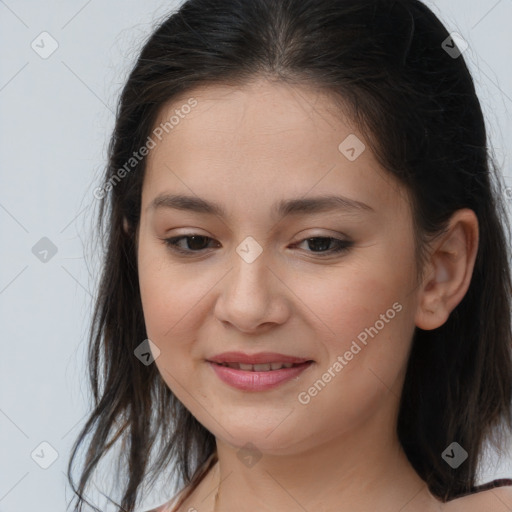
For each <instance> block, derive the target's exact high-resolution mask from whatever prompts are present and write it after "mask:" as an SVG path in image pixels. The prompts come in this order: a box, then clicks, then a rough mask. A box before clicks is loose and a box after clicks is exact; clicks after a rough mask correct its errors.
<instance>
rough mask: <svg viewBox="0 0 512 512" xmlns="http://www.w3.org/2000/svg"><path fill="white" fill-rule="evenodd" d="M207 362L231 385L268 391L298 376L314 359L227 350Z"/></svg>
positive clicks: (247, 389)
mask: <svg viewBox="0 0 512 512" xmlns="http://www.w3.org/2000/svg"><path fill="white" fill-rule="evenodd" d="M207 363H208V364H209V365H210V366H211V368H212V369H213V371H214V374H216V375H217V377H219V378H220V380H221V381H223V382H224V383H226V384H228V385H229V386H231V387H234V388H237V389H239V390H243V391H267V390H270V389H272V388H275V387H277V386H279V385H282V384H284V383H285V382H288V381H290V380H292V379H294V378H296V377H299V375H301V374H302V372H304V371H306V370H307V369H308V368H309V367H310V366H311V365H312V364H313V363H314V361H313V360H311V359H305V358H302V357H295V356H289V355H285V354H277V353H275V352H260V353H259V354H244V353H243V352H225V353H223V354H218V355H217V356H214V357H211V358H210V359H207Z"/></svg>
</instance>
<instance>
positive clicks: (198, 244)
mask: <svg viewBox="0 0 512 512" xmlns="http://www.w3.org/2000/svg"><path fill="white" fill-rule="evenodd" d="M182 240H185V241H186V243H185V245H187V246H189V248H188V249H184V248H183V247H181V246H179V245H178V244H179V243H180V242H181V241H182ZM206 240H212V241H213V238H210V237H208V236H203V235H195V234H192V233H191V234H188V235H182V236H175V237H173V238H166V239H165V240H163V242H164V243H165V245H167V246H168V247H169V248H170V249H171V250H172V251H175V252H178V253H180V254H186V255H189V254H190V253H194V252H199V251H204V249H205V247H204V242H205V241H206Z"/></svg>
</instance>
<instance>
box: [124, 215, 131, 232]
mask: <svg viewBox="0 0 512 512" xmlns="http://www.w3.org/2000/svg"><path fill="white" fill-rule="evenodd" d="M123 230H124V232H125V233H126V234H127V235H129V234H130V224H129V222H128V219H127V218H126V217H123Z"/></svg>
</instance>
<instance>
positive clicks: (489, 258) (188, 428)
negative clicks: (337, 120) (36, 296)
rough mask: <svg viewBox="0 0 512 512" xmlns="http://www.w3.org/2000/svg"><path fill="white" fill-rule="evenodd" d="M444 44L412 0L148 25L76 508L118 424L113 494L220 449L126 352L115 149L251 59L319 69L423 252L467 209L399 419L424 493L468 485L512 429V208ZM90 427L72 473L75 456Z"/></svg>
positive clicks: (129, 180)
mask: <svg viewBox="0 0 512 512" xmlns="http://www.w3.org/2000/svg"><path fill="white" fill-rule="evenodd" d="M450 48H451V49H452V50H450ZM454 51H455V52H456V51H457V46H454V45H453V42H452V40H451V39H450V34H449V33H448V31H447V30H446V28H445V27H444V26H443V24H442V23H441V22H440V20H439V19H438V18H437V17H436V16H435V14H434V13H433V12H432V11H431V10H430V9H429V8H427V7H426V6H425V5H424V4H422V3H421V2H420V1H418V0H396V1H393V0H250V1H247V0H215V1H211V0H188V1H186V2H184V3H183V4H182V5H181V7H180V8H179V9H178V10H176V11H175V12H173V13H172V14H171V15H170V16H168V17H167V18H166V19H165V20H164V21H163V22H162V23H161V24H160V25H159V26H158V27H157V28H156V29H155V31H154V32H153V33H152V34H151V35H150V37H149V38H148V40H147V41H146V42H145V44H144V47H143V49H142V51H141V53H140V56H139V58H138V60H137V62H136V64H135V65H134V67H133V70H132V71H131V74H130V75H129V78H128V80H127V82H126V84H125V86H124V89H123V91H122V94H121V96H120V100H119V103H118V107H117V113H116V124H115V128H114V131H113V134H112V138H111V141H110V145H109V149H108V165H107V167H106V172H105V176H104V181H103V185H102V187H101V190H100V191H99V192H98V193H96V192H95V195H97V197H100V198H101V205H100V212H99V213H100V215H99V219H98V233H99V236H101V237H102V238H103V240H104V242H105V247H104V251H105V254H104V261H103V270H102V275H101V281H100V286H99V291H98V294H97V299H96V305H95V310H94V317H93V322H92V325H91V331H90V345H89V376H90V384H91V387H92V391H93V397H94V407H93V410H92V412H91V414H90V416H89V418H88V421H87V422H86V424H85V425H84V427H83V429H82V430H81V432H80V434H79V436H78V438H77V440H76V441H75V444H74V447H73V451H72V454H71V458H70V461H69V466H68V478H69V481H70V482H71V485H72V487H73V491H74V492H75V494H76V496H77V497H78V503H77V506H76V509H75V510H82V504H83V502H87V500H86V493H85V490H86V487H87V484H88V482H89V481H90V479H91V477H92V475H93V473H94V470H95V469H96V468H97V466H98V463H99V462H100V460H101V459H102V457H104V455H105V454H106V453H107V452H108V450H109V449H110V448H111V447H112V446H113V444H114V443H115V442H116V441H117V440H118V439H120V440H122V443H123V453H126V458H127V464H125V467H124V470H125V472H126V475H125V477H126V478H125V480H124V488H123V495H122V502H121V504H120V507H121V510H125V511H128V512H132V511H133V510H134V507H135V506H136V504H137V500H138V499H139V497H140V491H141V484H142V482H143V481H144V479H145V478H146V477H147V476H148V475H153V476H156V475H157V474H158V473H159V472H161V471H162V469H163V468H173V470H174V471H175V472H177V476H178V481H179V484H180V485H183V486H188V487H189V488H191V489H193V488H194V486H195V485H197V483H198V478H199V472H198V470H199V469H200V467H201V465H202V464H203V463H204V462H205V461H206V460H207V459H208V458H209V456H210V455H211V454H212V453H214V451H215V439H214V436H213V435H212V434H211V433H210V432H209V431H208V430H206V429H205V428H204V427H203V426H202V425H201V424H200V423H199V422H198V421H197V420H196V419H195V418H194V417H193V416H192V415H191V414H190V412H189V411H188V410H187V409H186V408H185V407H184V406H183V405H182V404H181V402H179V401H178V399H177V398H176V397H175V396H174V395H173V393H172V392H171V391H170V390H169V388H168V387H167V386H166V384H165V383H164V381H163V379H162V378H161V376H160V375H159V373H158V370H157V368H156V365H154V364H152V365H148V366H146V365H144V364H141V362H140V361H139V360H138V359H137V358H136V357H135V356H134V350H135V349H136V348H137V347H138V346H139V345H140V344H141V342H143V340H145V339H146V338H147V335H146V330H145V325H144V318H143V314H142V306H141V298H140V292H139V285H138V274H137V261H136V250H135V249H136V242H135V230H136V228H137V226H138V222H139V219H140V203H141V190H142V183H143V179H144V174H145V165H146V159H145V158H141V159H140V161H137V162H136V165H133V166H132V167H130V169H129V171H126V169H127V168H126V163H127V162H129V161H130V158H132V156H133V153H134V152H138V151H139V150H140V148H141V147H143V146H145V145H146V144H147V141H148V137H149V136H150V135H151V133H152V130H153V129H154V123H155V121H156V119H157V115H158V113H159V112H160V111H161V109H162V107H163V106H164V104H166V103H168V102H169V101H172V100H173V99H174V98H178V96H179V97H186V94H187V93H188V92H189V91H192V90H193V88H194V87H196V86H200V85H208V84H215V83H227V84H237V85H243V84H247V83H249V82H250V81H251V80H254V79H255V78H257V77H266V78H268V79H269V80H274V81H280V82H283V83H289V84H294V85H297V84H298V85H301V84H304V85H308V86H313V87H316V88H317V89H318V90H323V91H327V92H329V93H330V95H331V97H332V98H333V99H335V100H336V101H339V102H340V105H343V106H344V108H345V109H347V111H348V112H349V114H350V116H351V117H352V119H353V120H355V121H356V122H357V126H358V127H359V128H360V130H361V132H362V133H364V135H365V137H366V140H367V141H368V142H369V145H370V147H371V149H372V151H373V152H374V154H375V155H376V157H377V159H378V161H379V162H380V163H381V164H382V166H383V167H384V168H385V169H386V170H387V171H388V172H389V173H391V174H392V175H394V176H395V177H397V178H398V179H399V180H400V182H401V183H402V184H403V185H404V186H405V187H406V189H407V190H408V192H409V194H410V197H411V198H412V206H413V220H414V225H415V242H416V249H417V260H418V261H417V263H418V268H420V267H421V262H422V261H423V258H424V256H425V251H424V249H425V240H427V239H428V237H429V236H432V235H435V234H436V233H440V232H442V230H443V229H444V228H445V227H446V225H447V222H448V221H449V219H450V217H451V216H452V215H453V214H454V212H455V211H456V210H458V209H460V208H470V209H472V210H473V211H474V212H475V213H476V215H477V218H478V221H479V228H480V238H479V247H478V253H477V257H476V263H475V267H474V272H473V277H472V281H471V284H470V287H469V289H468V291H467V293H466V295H465V296H464V298H463V299H462V301H461V302H460V303H459V305H458V306H457V307H456V308H455V309H454V310H453V311H452V313H451V315H450V316H449V318H448V320H447V321H446V322H445V323H444V325H442V326H441V327H439V328H437V329H434V330H429V331H424V330H421V329H419V328H416V330H415V333H414V336H413V340H412V348H411V352H410V358H409V361H408V367H407V373H406V377H405V382H404V388H403V392H402V397H401V404H400V410H399V417H398V426H397V432H398V436H399V440H400V442H401V444H402V446H403V448H404V450H405V453H406V455H407V457H408V459H409V461H410V462H411V464H412V465H413V467H414V468H415V470H416V471H417V473H418V474H419V476H420V477H421V478H422V479H423V480H424V481H425V482H426V483H427V485H428V487H429V489H430V491H431V492H432V493H433V494H434V495H436V496H437V497H438V498H440V499H441V500H442V501H448V500H450V499H453V498H454V497H457V496H458V495H462V494H464V493H467V492H468V491H469V490H470V489H471V488H472V487H473V485H474V483H475V478H476V473H477V468H478V465H479V463H480V459H481V456H482V451H483V450H482V448H483V445H484V442H485V441H486V440H487V439H489V440H490V441H491V442H492V443H494V444H495V446H496V447H498V448H499V447H500V446H501V443H502V442H503V438H502V437H501V436H502V435H503V434H504V433H505V431H506V430H507V429H512V418H511V400H512V361H511V347H512V341H511V340H512V333H511V319H510V311H511V276H510V267H509V261H510V260H509V240H508V238H507V233H508V232H510V226H509V220H508V217H507V212H506V209H505V207H504V201H503V192H502V191H501V190H500V187H501V186H503V185H502V184H501V182H500V175H499V172H498V170H497V168H496V165H495V164H494V160H493V158H492V155H491V152H490V150H489V149H488V143H487V133H486V127H485V123H484V118H483V114H482V110H481V106H480V102H479V100H478V98H477V95H476V92H475V87H474V82H473V79H472V77H471V74H470V72H469V70H468V68H467V66H466V63H465V61H464V57H463V55H457V54H456V53H455V54H454ZM459 53H460V52H459ZM184 95H185V96H184ZM133 163H134V162H133V161H132V164H133ZM123 168H124V169H125V172H124V173H121V172H120V169H123ZM121 176H122V178H121ZM124 219H126V222H127V225H128V227H129V229H128V231H125V230H124V229H123V220H124ZM505 426H506V427H507V429H506V428H504V427H505ZM89 435H90V436H91V438H90V439H89V440H88V441H87V452H86V457H85V462H84V463H83V467H82V470H81V475H80V480H79V485H78V488H76V487H75V485H74V482H73V479H72V464H73V461H74V460H75V458H76V457H77V453H78V450H79V448H80V447H81V446H82V445H83V444H84V443H85V442H86V439H87V437H88V436H89ZM157 441H158V442H160V448H159V450H158V457H157V458H156V459H155V460H152V457H151V452H152V449H153V447H154V446H156V443H157ZM454 441H456V442H458V443H459V444H460V445H461V446H462V447H463V448H464V449H465V450H466V451H467V453H468V459H467V461H466V462H465V463H464V464H462V465H461V466H460V467H459V468H458V469H457V470H454V469H452V468H451V467H450V466H449V465H448V464H446V462H445V461H444V460H443V459H442V457H441V454H442V452H443V451H444V450H445V449H446V447H447V446H449V445H450V444H451V443H452V442H454Z"/></svg>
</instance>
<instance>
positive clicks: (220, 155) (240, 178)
mask: <svg viewBox="0 0 512 512" xmlns="http://www.w3.org/2000/svg"><path fill="white" fill-rule="evenodd" d="M457 50H459V51H457ZM109 156H110V160H109V165H108V168H107V172H106V176H105V180H104V184H103V186H102V187H100V188H98V189H97V191H96V192H95V195H96V197H99V198H101V200H102V202H101V211H100V226H104V227H105V228H106V231H105V235H106V238H107V251H106V255H105V264H104V269H103V275H102V281H101V289H100V293H99V296H98V301H97V306H96V312H95V322H94V325H93V329H92V331H91V351H90V356H91V377H92V386H93V390H94V397H95V409H94V411H93V413H92V414H91V417H90V419H89V421H88V422H87V424H86V425H85V427H84V429H83V431H82V432H81V434H80V436H79V439H78V440H77V443H76V445H75V447H74V451H73V454H72V458H71V460H70V469H71V463H72V460H73V458H74V457H75V455H76V453H77V450H78V447H79V446H80V444H82V442H83V440H84V438H85V436H86V434H88V433H92V434H93V436H92V439H91V440H90V442H89V445H88V451H87V460H86V464H85V467H84V468H83V472H82V476H81V478H80V482H79V486H78V489H74V490H75V492H76V493H77V496H78V503H77V508H76V510H81V506H82V504H83V503H85V502H87V499H86V493H85V489H86V485H87V483H88V481H89V479H90V477H91V475H92V473H93V471H94V469H95V468H96V466H97V464H98V462H99V461H100V459H101V458H102V456H103V455H104V453H105V451H107V450H108V448H110V447H111V446H112V445H113V444H114V442H115V441H116V440H118V439H120V440H121V441H122V444H121V447H122V450H123V451H122V454H123V456H127V457H128V464H127V465H126V470H127V481H126V485H125V487H124V490H123V493H124V494H123V496H122V500H121V503H120V505H119V510H127V511H130V512H131V511H133V510H135V506H136V504H137V503H138V500H139V499H140V497H141V487H142V483H143V482H144V480H145V478H148V477H151V481H154V479H155V478H156V477H158V475H159V474H160V473H161V472H162V471H163V469H164V468H165V467H173V468H175V469H176V470H177V473H178V475H177V476H178V480H179V487H180V489H181V491H182V492H181V493H179V495H178V496H176V498H175V499H174V500H171V502H168V503H166V504H164V505H163V506H162V507H160V508H159V509H158V510H159V511H163V510H176V511H179V512H183V511H189V512H190V511H193V510H197V511H198V512H203V511H208V512H210V511H214V512H216V511H217V512H218V511H224V510H235V509H236V510H239V511H243V510H256V509H258V510H262V511H267V510H268V511H270V510H272V511H276V510H283V511H285V510H286V511H291V510H297V511H299V510H307V511H312V510H325V511H334V510H341V509H343V510H351V511H368V510H379V511H396V510H401V511H404V512H405V511H408V512H411V511H422V512H430V511H439V510H443V511H449V512H456V511H462V510H464V511H465V512H466V511H468V510H479V511H480V510H501V509H500V508H499V507H502V510H503V511H505V510H509V509H510V507H512V487H511V486H512V480H507V479H505V480H500V481H495V482H491V483H490V484H489V485H488V486H486V487H478V486H476V485H475V480H476V472H477V467H478V465H479V462H480V460H481V457H482V451H483V447H484V443H485V442H486V441H491V442H492V443H493V444H494V446H495V447H496V448H497V449H503V448H504V440H505V439H506V435H507V434H509V433H510V429H511V427H512V420H511V405H510V404H511V400H512V396H511V383H512V363H511V357H510V356H511V339H512V336H511V324H510V294H511V280H510V269H509V266H508V262H509V247H508V245H507V238H506V229H509V226H508V219H507V218H506V213H505V211H504V209H503V205H502V202H501V199H500V196H499V190H498V188H497V187H498V186H499V174H498V173H496V172H495V173H493V172H492V171H493V170H494V168H493V167H492V163H493V162H492V160H491V159H490V157H489V155H488V151H487V140H486V130H485V124H484V120H483V116H482V111H481V107H480V103H479V101H478V98H477V96H476V94H475V89H474V84H473V80H472V78H471V76H470V73H469V71H468V69H467V67H466V65H465V63H464V59H463V56H462V55H461V52H460V49H459V47H458V46H457V45H456V42H455V39H454V38H453V37H452V36H450V34H449V33H448V32H447V30H446V29H445V28H444V26H443V25H442V24H441V22H440V21H439V20H438V19H437V18H436V16H435V15H434V14H433V13H432V12H431V11H430V10H429V9H428V8H427V7H426V6H425V5H423V4H422V3H421V2H419V1H417V0H398V1H391V0H363V1H361V0H251V2H247V1H242V0H216V1H215V2H211V1H207V0H189V1H187V2H185V3H184V4H183V5H182V6H181V8H180V9H179V11H178V12H176V13H174V14H173V15H172V16H170V17H169V18H168V19H166V20H165V21H164V22H163V23H162V24H161V25H160V26H159V27H158V28H157V29H156V30H155V32H154V33H153V34H152V35H151V37H150V38H149V40H148V41H147V42H146V44H145V46H144V48H143V50H142V52H141V55H140V57H139V59H138V61H137V63H136V65H135V67H134V69H133V71H132V73H131V75H130V77H129V78H128V81H127V83H126V85H125V87H124V90H123V93H122V96H121V100H120V104H119V109H118V114H117V123H116V126H115V130H114V133H113V136H112V140H111V144H110V148H109ZM493 178H494V179H495V181H493ZM101 379H103V382H102V384H101V385H100V380H101ZM154 457H156V460H154V461H153V458H154ZM68 473H69V476H70V470H69V472H68ZM70 480H71V476H70ZM172 494H173V493H171V492H169V495H170V496H171V495H172ZM112 501H114V500H112Z"/></svg>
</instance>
